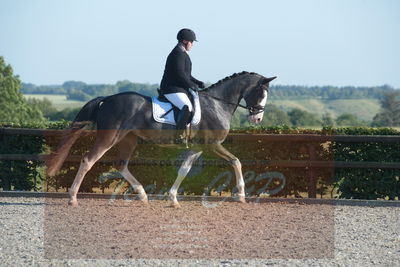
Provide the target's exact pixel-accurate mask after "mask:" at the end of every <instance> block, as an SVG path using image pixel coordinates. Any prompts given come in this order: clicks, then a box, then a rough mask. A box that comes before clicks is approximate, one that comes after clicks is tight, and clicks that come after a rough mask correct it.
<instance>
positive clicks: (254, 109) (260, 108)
mask: <svg viewBox="0 0 400 267" xmlns="http://www.w3.org/2000/svg"><path fill="white" fill-rule="evenodd" d="M262 81H263V78H260V79H259V80H258V82H257V85H256V86H254V87H253V90H255V89H258V88H260V87H263V84H262ZM262 89H263V90H266V91H267V92H268V88H266V89H265V88H262ZM201 93H202V94H203V95H205V96H208V97H211V98H214V99H215V100H218V101H221V102H223V103H225V104H229V105H233V106H237V107H241V108H244V109H247V110H248V111H249V114H250V115H251V116H252V115H257V114H259V113H262V112H264V110H265V107H263V106H261V105H258V104H257V105H254V106H248V105H246V106H245V105H242V104H240V103H233V102H229V101H226V100H225V99H222V98H219V97H216V96H213V95H210V94H207V93H206V92H205V91H201ZM242 98H243V95H241V96H240V99H242Z"/></svg>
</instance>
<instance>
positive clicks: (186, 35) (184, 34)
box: [176, 29, 197, 42]
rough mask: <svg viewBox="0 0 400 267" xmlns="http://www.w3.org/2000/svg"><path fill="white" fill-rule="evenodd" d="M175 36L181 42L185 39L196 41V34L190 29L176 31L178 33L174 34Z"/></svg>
mask: <svg viewBox="0 0 400 267" xmlns="http://www.w3.org/2000/svg"><path fill="white" fill-rule="evenodd" d="M176 38H177V39H178V41H179V42H182V41H183V40H186V41H191V42H193V41H196V42H197V40H196V34H195V33H194V31H192V30H191V29H182V30H180V31H179V32H178V35H177V36H176Z"/></svg>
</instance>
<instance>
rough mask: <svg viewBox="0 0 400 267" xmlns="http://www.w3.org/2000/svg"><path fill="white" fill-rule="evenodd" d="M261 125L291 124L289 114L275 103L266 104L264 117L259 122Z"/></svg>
mask: <svg viewBox="0 0 400 267" xmlns="http://www.w3.org/2000/svg"><path fill="white" fill-rule="evenodd" d="M261 125H262V126H266V127H269V126H278V125H286V126H291V125H292V123H291V122H290V117H289V115H288V114H287V113H286V112H284V111H283V110H281V109H280V108H278V107H277V106H275V105H272V104H268V105H266V107H265V113H264V119H263V121H262V122H261Z"/></svg>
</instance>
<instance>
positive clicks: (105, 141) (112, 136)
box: [69, 130, 123, 206]
mask: <svg viewBox="0 0 400 267" xmlns="http://www.w3.org/2000/svg"><path fill="white" fill-rule="evenodd" d="M121 137H123V134H122V133H121V132H118V131H117V130H99V131H97V136H96V142H95V144H94V146H93V148H92V149H91V150H90V151H89V153H88V154H86V155H85V156H84V157H83V159H82V161H81V164H80V166H79V169H78V172H77V174H76V176H75V179H74V182H73V183H72V186H71V187H70V188H69V196H70V200H69V204H70V205H72V206H77V205H78V201H77V198H76V195H77V193H78V191H79V187H80V186H81V183H82V181H83V178H84V177H85V175H86V173H87V172H88V171H89V170H90V169H91V168H92V166H93V165H94V164H95V163H96V161H98V160H99V159H100V158H101V157H102V156H103V155H104V153H106V152H107V150H109V149H110V148H111V147H112V146H113V145H114V144H116V143H117V142H118V140H119V139H121Z"/></svg>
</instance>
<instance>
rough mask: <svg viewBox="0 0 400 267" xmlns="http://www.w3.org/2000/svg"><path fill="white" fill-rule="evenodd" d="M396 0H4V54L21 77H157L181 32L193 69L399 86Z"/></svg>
mask: <svg viewBox="0 0 400 267" xmlns="http://www.w3.org/2000/svg"><path fill="white" fill-rule="evenodd" d="M398 14H400V1H397V0H280V1H267V0H247V1H238V0H230V1H229V0H214V1H211V0H202V1H176V0H169V1H161V0H160V1H154V0H146V1H134V0H130V1H128V0H114V1H103V0H68V1H67V0H35V1H32V0H0V55H1V56H3V57H4V58H5V60H6V62H7V63H10V64H11V65H12V66H13V68H14V72H15V73H16V74H18V75H19V76H20V78H21V80H22V81H23V82H31V83H35V84H61V83H63V82H64V81H67V80H79V81H84V82H87V83H115V82H117V81H119V80H125V79H127V80H130V81H134V82H149V83H159V81H160V80H161V76H162V73H163V70H164V64H165V59H166V57H167V55H168V53H169V52H170V51H171V49H172V48H173V46H174V45H175V43H176V39H175V38H176V33H177V31H178V30H179V29H181V28H183V27H188V28H192V29H193V30H194V31H195V32H196V33H197V36H198V40H199V42H198V43H196V44H195V46H194V48H193V50H192V51H191V52H190V56H191V59H192V62H193V76H195V77H196V78H198V79H200V80H203V81H206V82H212V83H213V82H216V81H217V80H219V79H221V78H224V77H225V76H228V75H231V74H232V73H234V72H239V71H242V70H247V71H254V72H257V73H260V74H262V75H264V76H275V75H276V76H278V79H277V80H276V83H275V84H291V85H336V86H344V85H354V86H364V85H366V86H375V85H383V84H389V85H391V86H394V87H397V88H400V34H399V32H400V16H399V15H398Z"/></svg>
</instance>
